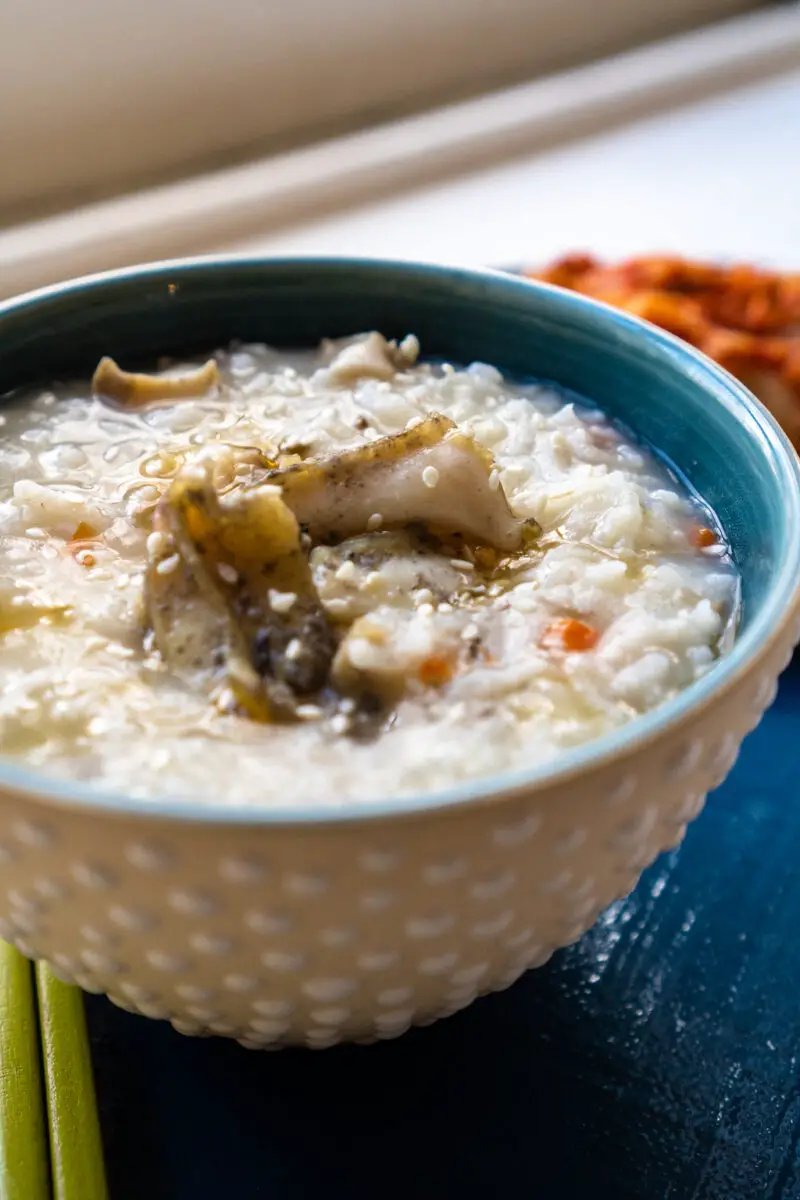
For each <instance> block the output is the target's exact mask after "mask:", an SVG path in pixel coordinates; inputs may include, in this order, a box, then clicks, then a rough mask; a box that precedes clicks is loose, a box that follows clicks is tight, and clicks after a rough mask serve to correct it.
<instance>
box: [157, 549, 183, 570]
mask: <svg viewBox="0 0 800 1200" xmlns="http://www.w3.org/2000/svg"><path fill="white" fill-rule="evenodd" d="M180 561H181V557H180V555H179V554H170V556H169V558H162V560H161V562H160V563H156V573H157V574H158V575H171V574H172V572H173V571H174V570H175V569H176V568H177V567H178V566H179V565H180Z"/></svg>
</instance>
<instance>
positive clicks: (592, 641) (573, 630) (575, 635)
mask: <svg viewBox="0 0 800 1200" xmlns="http://www.w3.org/2000/svg"><path fill="white" fill-rule="evenodd" d="M599 640H600V634H599V633H598V631H597V630H596V629H595V628H593V626H591V625H587V624H586V622H585V621H578V620H576V619H575V618H574V617H562V618H561V619H560V620H558V621H553V622H552V624H550V625H548V626H547V628H546V629H545V631H544V635H543V637H542V641H543V642H544V644H545V645H550V646H558V647H559V648H560V649H563V650H569V651H571V652H573V653H580V652H582V651H584V650H592V649H593V648H594V647H595V646H596V645H597V643H598V641H599Z"/></svg>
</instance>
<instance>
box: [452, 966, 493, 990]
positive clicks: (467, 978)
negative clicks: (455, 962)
mask: <svg viewBox="0 0 800 1200" xmlns="http://www.w3.org/2000/svg"><path fill="white" fill-rule="evenodd" d="M488 970H489V964H488V962H479V963H471V964H470V965H469V966H468V967H460V968H459V969H458V970H457V971H454V972H453V974H452V975H451V976H450V982H451V983H453V984H456V985H460V984H474V983H477V981H478V980H479V979H483V977H484V975H486V973H487V972H488Z"/></svg>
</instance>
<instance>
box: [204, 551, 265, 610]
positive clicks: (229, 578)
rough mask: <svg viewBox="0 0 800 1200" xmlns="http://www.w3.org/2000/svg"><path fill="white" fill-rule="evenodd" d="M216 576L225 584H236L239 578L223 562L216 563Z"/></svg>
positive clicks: (235, 572)
mask: <svg viewBox="0 0 800 1200" xmlns="http://www.w3.org/2000/svg"><path fill="white" fill-rule="evenodd" d="M217 574H218V575H219V577H220V579H222V580H223V581H224V582H225V583H236V582H237V580H238V578H239V572H238V571H237V570H236V568H235V567H232V566H231V564H230V563H225V562H221V563H217ZM273 607H274V605H273Z"/></svg>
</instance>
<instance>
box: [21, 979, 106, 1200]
mask: <svg viewBox="0 0 800 1200" xmlns="http://www.w3.org/2000/svg"><path fill="white" fill-rule="evenodd" d="M36 984H37V989H38V993H39V1025H40V1027H41V1036H42V1058H43V1061H44V1080H45V1093H46V1096H47V1114H48V1119H49V1123H50V1170H51V1178H52V1187H53V1200H108V1190H107V1188H106V1173H105V1167H104V1164H103V1143H102V1139H101V1137H100V1121H99V1119H98V1115H97V1101H96V1097H95V1090H94V1078H93V1074H92V1060H91V1055H90V1051H89V1038H88V1035H87V1032H86V1016H85V1013H84V1009H83V995H82V994H81V992H80V991H79V990H78V989H77V988H74V987H69V986H68V985H67V984H65V983H62V982H61V981H60V980H59V979H56V977H55V975H53V973H52V971H51V970H50V968H49V967H48V966H46V965H45V964H44V963H37V965H36ZM0 1195H2V1198H3V1200H5V1195H4V1193H0ZM26 1200H27V1197H26Z"/></svg>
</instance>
